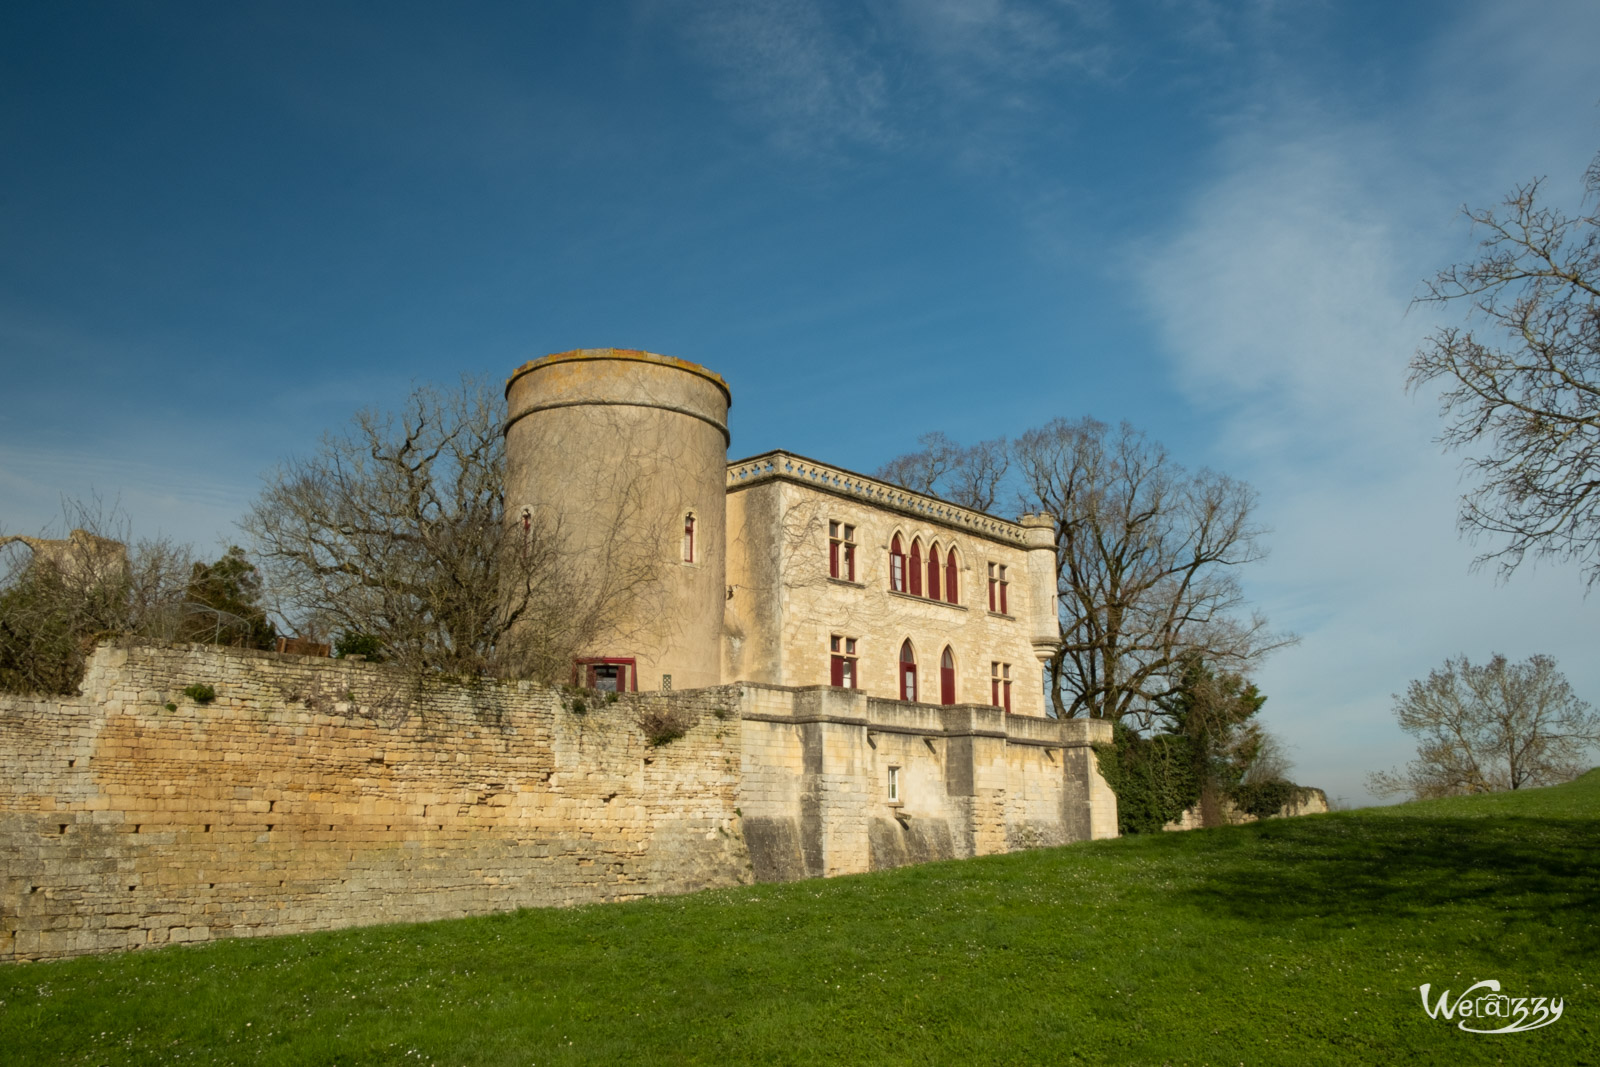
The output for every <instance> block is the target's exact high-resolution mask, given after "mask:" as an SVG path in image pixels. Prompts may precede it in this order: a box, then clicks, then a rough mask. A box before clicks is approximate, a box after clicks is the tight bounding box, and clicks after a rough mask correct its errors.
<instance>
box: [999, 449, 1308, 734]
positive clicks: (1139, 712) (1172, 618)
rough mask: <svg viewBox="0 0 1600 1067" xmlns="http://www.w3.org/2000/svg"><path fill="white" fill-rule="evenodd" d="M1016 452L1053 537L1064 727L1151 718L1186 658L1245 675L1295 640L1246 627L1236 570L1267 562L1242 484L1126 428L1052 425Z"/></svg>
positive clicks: (1253, 624) (1032, 502) (1254, 619)
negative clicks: (1184, 463)
mask: <svg viewBox="0 0 1600 1067" xmlns="http://www.w3.org/2000/svg"><path fill="white" fill-rule="evenodd" d="M1014 451H1015V456H1016V461H1017V464H1018V466H1019V468H1020V469H1021V473H1022V478H1023V482H1024V485H1025V492H1026V493H1027V500H1026V501H1025V502H1026V503H1027V504H1028V505H1029V506H1030V507H1033V508H1037V509H1042V510H1045V511H1048V512H1050V513H1051V514H1053V515H1054V516H1055V517H1056V520H1057V522H1058V524H1059V528H1058V530H1057V535H1056V536H1057V545H1058V550H1059V555H1060V561H1061V563H1060V566H1061V571H1060V581H1059V591H1060V596H1061V602H1062V603H1061V608H1062V628H1063V631H1064V635H1063V640H1062V643H1061V647H1060V649H1059V650H1058V652H1057V653H1056V656H1055V659H1054V661H1053V662H1052V664H1051V667H1052V669H1053V673H1054V675H1055V677H1056V678H1057V679H1058V682H1059V684H1058V685H1057V686H1056V687H1055V688H1056V694H1055V699H1056V707H1057V710H1058V712H1059V713H1060V714H1062V715H1066V716H1076V715H1085V714H1086V715H1090V716H1095V717H1100V718H1111V719H1120V718H1122V717H1123V716H1127V715H1136V716H1139V717H1141V719H1148V718H1149V716H1150V714H1151V712H1152V709H1154V708H1156V707H1157V706H1158V704H1159V702H1160V701H1161V700H1162V699H1163V697H1165V696H1166V695H1167V693H1168V692H1169V691H1171V689H1172V688H1173V686H1174V684H1175V682H1176V681H1177V680H1178V674H1179V673H1180V671H1181V667H1182V664H1183V662H1184V660H1185V658H1186V657H1188V656H1193V655H1199V656H1200V657H1201V658H1202V659H1204V660H1205V661H1206V662H1207V663H1208V664H1210V665H1211V666H1212V667H1214V668H1215V669H1216V670H1218V671H1219V672H1230V673H1240V674H1244V673H1247V672H1248V670H1249V668H1251V667H1252V666H1254V664H1255V663H1256V662H1257V661H1258V660H1259V659H1260V658H1261V657H1262V656H1263V655H1265V654H1266V653H1267V652H1268V651H1270V650H1272V649H1275V648H1279V647H1282V646H1283V645H1284V644H1286V643H1287V642H1288V641H1289V640H1291V639H1290V638H1286V637H1284V636H1282V635H1277V634H1274V633H1272V632H1271V631H1270V630H1269V629H1268V628H1267V623H1266V620H1265V619H1263V618H1262V617H1261V616H1260V615H1259V614H1256V613H1251V614H1248V615H1246V614H1244V608H1245V603H1244V595H1243V593H1242V592H1241V589H1240V585H1239V574H1238V569H1239V568H1240V567H1241V566H1243V565H1244V564H1247V563H1252V562H1255V561H1256V560H1259V559H1261V558H1263V556H1265V554H1266V553H1265V551H1264V549H1263V548H1262V547H1261V545H1260V540H1259V538H1260V534H1261V531H1260V528H1259V527H1257V526H1256V525H1255V523H1254V522H1253V521H1252V520H1251V517H1250V513H1251V511H1252V509H1253V508H1254V507H1255V503H1256V497H1255V492H1254V491H1253V490H1252V489H1251V488H1250V487H1249V486H1248V485H1245V484H1244V483H1243V482H1239V481H1236V480H1234V479H1232V478H1229V477H1227V476H1226V475H1222V474H1216V473H1214V472H1212V471H1208V470H1201V471H1197V472H1194V473H1190V472H1188V471H1186V470H1184V469H1183V468H1182V467H1181V466H1179V465H1178V464H1177V463H1176V462H1174V461H1173V460H1172V458H1171V456H1170V455H1168V453H1167V451H1166V449H1164V448H1163V447H1161V446H1160V445H1159V444H1156V443H1155V442H1153V441H1151V440H1150V439H1149V438H1147V437H1146V436H1145V435H1144V434H1143V433H1141V432H1139V431H1137V430H1135V429H1133V428H1132V427H1131V426H1128V425H1127V424H1126V423H1124V424H1123V425H1122V426H1121V427H1119V428H1118V429H1117V430H1116V431H1115V432H1113V431H1112V430H1111V429H1110V427H1108V426H1107V425H1106V424H1104V423H1101V422H1096V421H1095V420H1093V419H1080V420H1078V421H1076V422H1069V421H1066V420H1064V419H1057V420H1055V421H1053V422H1051V423H1049V424H1048V425H1046V426H1044V427H1041V428H1040V429H1037V430H1033V431H1030V432H1028V433H1026V434H1024V435H1023V436H1022V437H1021V438H1020V439H1019V440H1018V441H1017V442H1016V445H1015V449H1014Z"/></svg>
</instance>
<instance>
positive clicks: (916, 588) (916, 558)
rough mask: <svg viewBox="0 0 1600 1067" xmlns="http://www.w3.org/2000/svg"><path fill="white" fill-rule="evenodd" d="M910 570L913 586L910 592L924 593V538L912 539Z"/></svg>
mask: <svg viewBox="0 0 1600 1067" xmlns="http://www.w3.org/2000/svg"><path fill="white" fill-rule="evenodd" d="M907 570H908V571H909V572H910V573H909V575H908V577H909V578H910V579H911V588H910V590H908V592H910V593H911V595H912V596H921V595H922V538H920V537H917V538H913V539H912V541H911V562H910V564H909V565H908V566H907Z"/></svg>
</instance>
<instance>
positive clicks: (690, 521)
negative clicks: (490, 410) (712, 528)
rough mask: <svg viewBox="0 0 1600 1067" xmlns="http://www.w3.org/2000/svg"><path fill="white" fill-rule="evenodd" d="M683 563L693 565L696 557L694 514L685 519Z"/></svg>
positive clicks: (686, 516) (691, 513)
mask: <svg viewBox="0 0 1600 1067" xmlns="http://www.w3.org/2000/svg"><path fill="white" fill-rule="evenodd" d="M683 561H684V562H685V563H693V562H694V561H695V555H694V512H692V511H691V512H689V514H687V515H685V516H684V517H683Z"/></svg>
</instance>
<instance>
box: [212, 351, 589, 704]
mask: <svg viewBox="0 0 1600 1067" xmlns="http://www.w3.org/2000/svg"><path fill="white" fill-rule="evenodd" d="M503 408H504V405H503V403H502V402H501V400H500V398H499V396H498V394H497V392H495V391H493V390H491V389H490V388H489V387H487V386H486V385H484V384H482V383H476V382H471V381H464V382H463V383H462V385H461V386H460V387H459V388H457V389H454V390H449V391H444V390H439V389H434V388H430V387H424V388H420V389H418V390H416V392H414V393H413V394H412V396H411V397H410V399H409V400H408V402H407V404H406V406H405V408H404V409H403V410H402V411H400V412H398V413H395V414H380V413H376V412H371V411H367V412H362V413H360V414H358V415H357V416H356V417H355V418H354V420H353V421H352V423H351V425H350V427H349V428H348V429H347V430H346V431H345V432H344V433H342V434H329V435H328V436H326V437H324V439H323V441H322V443H321V447H320V448H319V449H318V450H317V452H316V453H315V454H314V455H313V456H311V457H309V458H306V459H298V460H292V461H289V462H287V463H284V464H283V465H281V466H280V467H279V468H278V469H277V470H276V471H275V472H273V473H272V474H271V475H269V476H268V478H267V486H266V488H265V490H263V492H262V494H261V496H260V498H259V499H258V500H257V501H256V503H255V504H254V505H253V506H252V508H251V510H250V512H249V514H248V515H247V517H246V518H245V520H244V521H243V523H242V524H241V525H242V526H243V527H244V529H245V530H246V531H248V532H249V533H250V534H251V535H252V537H253V538H254V541H255V549H256V554H257V557H258V559H259V560H260V565H261V567H262V570H263V571H264V572H265V574H266V584H267V587H268V590H269V593H270V595H271V597H272V599H273V601H274V607H275V609H276V611H277V613H278V614H279V615H280V616H281V617H282V618H284V619H285V620H286V621H288V622H289V623H290V625H291V626H292V627H294V628H297V629H299V630H300V631H301V632H302V633H311V634H324V633H327V632H329V631H343V632H354V633H361V634H366V635H371V636H374V637H377V638H379V639H380V641H381V642H382V644H383V647H384V651H385V654H386V655H387V656H389V657H390V658H392V659H394V660H396V661H399V662H401V663H404V664H407V665H409V666H412V667H414V668H416V669H418V670H427V671H444V672H449V673H454V674H469V675H477V674H482V673H490V672H493V673H500V674H510V675H516V676H524V677H540V678H547V679H548V678H554V677H558V676H561V675H562V673H563V672H564V671H565V669H566V668H567V666H568V664H569V663H570V652H571V649H572V648H574V647H576V646H577V645H579V644H581V643H582V641H583V640H584V638H585V637H586V636H587V634H588V633H590V632H592V630H593V629H594V627H595V626H596V625H597V623H598V614H599V613H600V612H602V611H603V604H602V601H604V599H605V598H604V597H603V596H602V597H600V598H599V599H597V598H596V597H595V595H594V590H593V589H580V584H579V580H578V577H577V576H575V575H573V574H570V573H568V572H567V571H566V570H565V568H564V566H563V560H562V554H561V552H560V551H559V546H560V540H561V533H562V532H561V530H560V529H559V528H558V527H557V526H556V525H554V524H553V523H552V522H551V521H548V520H547V519H546V518H544V517H541V516H535V515H531V514H529V515H516V516H508V515H506V513H505V498H504V478H505V446H504V438H503V435H502V426H503V421H504V411H503Z"/></svg>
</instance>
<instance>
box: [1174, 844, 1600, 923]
mask: <svg viewBox="0 0 1600 1067" xmlns="http://www.w3.org/2000/svg"><path fill="white" fill-rule="evenodd" d="M1230 832H1231V833H1240V834H1248V835H1252V836H1254V837H1255V840H1254V841H1251V842H1249V843H1248V844H1246V843H1245V842H1242V841H1241V842H1238V844H1241V845H1244V846H1245V847H1236V848H1224V849H1219V850H1217V852H1216V853H1214V854H1213V855H1214V862H1213V863H1212V864H1211V865H1210V868H1211V869H1210V870H1209V871H1208V873H1207V875H1206V876H1205V877H1204V878H1202V879H1201V880H1200V882H1199V884H1198V885H1197V886H1195V887H1194V888H1192V889H1189V890H1186V891H1184V895H1185V896H1187V897H1189V898H1190V900H1191V901H1192V902H1193V903H1196V904H1198V905H1200V906H1202V907H1204V908H1206V909H1207V910H1208V911H1213V912H1217V913H1223V914H1227V913H1232V914H1235V915H1237V916H1239V917H1242V918H1249V919H1253V920H1266V921H1275V920H1276V921H1285V922H1287V921H1302V920H1308V919H1317V918H1323V919H1331V920H1351V921H1361V920H1371V919H1374V918H1378V917H1383V918H1386V919H1391V920H1392V919H1405V918H1407V917H1417V916H1422V915H1425V914H1429V913H1432V914H1435V915H1437V914H1438V913H1439V912H1440V910H1441V909H1445V910H1449V909H1452V908H1453V909H1464V910H1467V911H1482V912H1489V913H1492V914H1493V915H1494V916H1495V918H1497V919H1498V920H1499V921H1500V922H1502V923H1504V924H1516V923H1520V922H1536V923H1547V922H1550V921H1551V920H1554V919H1559V918H1560V917H1562V916H1563V914H1565V915H1567V916H1570V917H1572V918H1575V919H1582V921H1578V922H1572V923H1569V924H1564V925H1567V926H1568V932H1569V933H1570V934H1571V935H1572V936H1573V937H1574V938H1575V940H1576V942H1577V943H1576V944H1574V945H1572V946H1571V947H1572V948H1573V949H1576V950H1579V951H1596V952H1600V926H1597V924H1594V923H1593V922H1591V921H1589V917H1592V916H1593V915H1595V914H1600V820H1574V819H1539V818H1515V817H1504V816H1502V817H1499V818H1496V819H1493V820H1485V819H1479V818H1438V817H1431V818H1430V817H1402V816H1395V817H1388V818H1383V819H1374V818H1357V817H1345V816H1338V815H1335V816H1331V817H1319V818H1310V819H1284V820H1281V821H1280V820H1273V821H1272V822H1269V823H1264V824H1257V825H1255V826H1251V827H1241V828H1239V829H1237V830H1233V831H1221V833H1230ZM1219 843H1220V842H1219ZM1263 861H1266V862H1263Z"/></svg>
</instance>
